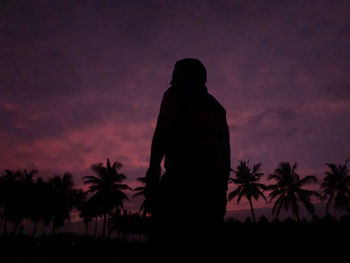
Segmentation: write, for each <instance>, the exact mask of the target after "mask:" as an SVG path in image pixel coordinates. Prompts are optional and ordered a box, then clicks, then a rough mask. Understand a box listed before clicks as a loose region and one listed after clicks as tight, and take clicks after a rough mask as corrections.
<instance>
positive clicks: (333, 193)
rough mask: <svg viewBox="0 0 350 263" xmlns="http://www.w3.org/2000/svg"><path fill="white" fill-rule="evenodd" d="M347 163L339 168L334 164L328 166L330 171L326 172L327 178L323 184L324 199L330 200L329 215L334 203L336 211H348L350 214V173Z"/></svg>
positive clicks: (328, 203)
mask: <svg viewBox="0 0 350 263" xmlns="http://www.w3.org/2000/svg"><path fill="white" fill-rule="evenodd" d="M346 164H347V162H345V164H344V165H342V164H339V165H338V166H337V165H335V164H333V163H328V164H326V165H327V166H328V168H329V169H330V171H326V172H325V173H326V177H325V178H324V179H323V182H322V184H321V190H322V194H323V198H324V199H328V201H327V205H326V212H327V213H328V211H329V208H330V206H331V204H332V203H333V206H334V209H335V210H342V209H344V210H346V211H347V212H348V213H349V214H350V173H349V170H348V168H347V165H346Z"/></svg>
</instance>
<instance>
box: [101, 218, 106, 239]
mask: <svg viewBox="0 0 350 263" xmlns="http://www.w3.org/2000/svg"><path fill="white" fill-rule="evenodd" d="M106 220H107V216H106V213H105V214H104V215H103V229H102V237H105V235H106Z"/></svg>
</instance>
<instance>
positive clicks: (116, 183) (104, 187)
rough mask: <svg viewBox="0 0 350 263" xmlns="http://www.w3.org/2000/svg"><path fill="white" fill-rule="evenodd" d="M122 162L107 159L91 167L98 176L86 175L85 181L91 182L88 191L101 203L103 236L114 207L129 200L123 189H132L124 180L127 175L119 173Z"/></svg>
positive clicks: (120, 206)
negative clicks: (108, 216) (123, 182)
mask: <svg viewBox="0 0 350 263" xmlns="http://www.w3.org/2000/svg"><path fill="white" fill-rule="evenodd" d="M121 168H122V164H121V163H119V162H114V163H113V165H111V164H110V161H109V159H107V165H106V166H103V164H102V163H97V164H93V165H92V166H91V169H92V171H93V172H95V174H96V175H97V176H84V182H85V183H86V184H90V186H89V190H88V192H90V193H93V196H92V198H94V199H95V200H96V201H97V202H96V203H97V204H98V205H99V209H98V210H99V211H101V213H102V214H103V230H102V236H103V237H104V236H105V233H106V221H107V215H108V214H110V213H111V212H112V211H113V209H114V208H122V207H123V203H124V201H126V200H128V198H127V196H126V195H125V193H124V192H123V190H127V189H130V187H128V186H127V185H126V184H122V181H123V180H124V179H126V176H125V175H124V174H122V173H119V170H120V169H121Z"/></svg>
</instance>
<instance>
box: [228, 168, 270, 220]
mask: <svg viewBox="0 0 350 263" xmlns="http://www.w3.org/2000/svg"><path fill="white" fill-rule="evenodd" d="M260 166H261V164H260V163H258V164H255V165H254V166H253V169H250V168H249V161H247V162H246V161H239V165H238V166H237V170H236V171H235V170H232V169H231V171H233V172H234V173H235V175H236V178H230V179H229V182H230V183H235V184H237V185H238V187H237V188H236V189H235V190H233V191H232V192H231V193H229V195H228V199H229V200H230V201H231V200H232V199H234V198H235V197H237V204H238V203H239V202H240V200H241V198H242V196H244V197H246V198H247V199H248V201H249V204H250V210H251V212H252V218H253V221H254V222H255V214H254V209H253V203H252V198H254V199H255V200H258V198H259V197H260V196H261V197H262V198H264V200H265V201H266V202H267V200H266V198H265V196H264V194H263V191H264V190H265V189H266V186H265V185H264V184H261V183H258V181H259V180H260V178H261V177H262V176H263V175H264V174H263V173H261V172H259V170H260Z"/></svg>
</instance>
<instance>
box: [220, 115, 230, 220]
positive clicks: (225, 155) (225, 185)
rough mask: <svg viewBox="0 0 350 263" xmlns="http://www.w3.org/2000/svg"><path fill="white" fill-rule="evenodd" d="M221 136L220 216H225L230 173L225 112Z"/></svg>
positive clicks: (228, 136) (228, 141)
mask: <svg viewBox="0 0 350 263" xmlns="http://www.w3.org/2000/svg"><path fill="white" fill-rule="evenodd" d="M222 123H223V125H222V135H221V141H222V150H223V158H224V160H223V161H224V162H223V164H224V167H223V181H222V188H221V189H222V197H221V198H222V207H221V209H222V212H221V213H222V216H223V217H224V215H225V214H226V205H227V190H228V180H229V177H230V171H231V149H230V148H231V146H230V131H229V128H228V125H227V120H226V112H225V114H224V116H223V121H222Z"/></svg>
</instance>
